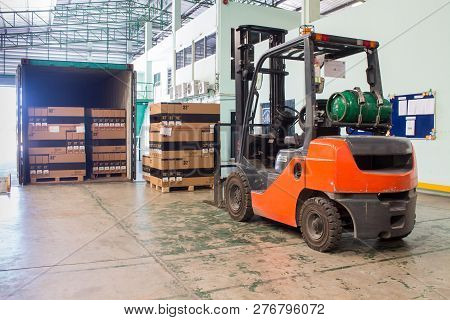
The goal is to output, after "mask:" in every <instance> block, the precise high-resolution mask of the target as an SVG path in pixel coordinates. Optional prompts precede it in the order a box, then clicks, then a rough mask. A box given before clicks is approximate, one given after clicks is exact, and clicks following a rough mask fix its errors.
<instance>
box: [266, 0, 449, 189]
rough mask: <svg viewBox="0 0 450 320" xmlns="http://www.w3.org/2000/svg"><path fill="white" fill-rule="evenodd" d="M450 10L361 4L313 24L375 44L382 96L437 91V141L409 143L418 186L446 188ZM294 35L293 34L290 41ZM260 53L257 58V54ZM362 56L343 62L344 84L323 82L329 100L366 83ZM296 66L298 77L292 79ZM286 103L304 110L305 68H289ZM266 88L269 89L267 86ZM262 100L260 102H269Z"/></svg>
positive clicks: (405, 2) (405, 3) (384, 1)
mask: <svg viewBox="0 0 450 320" xmlns="http://www.w3.org/2000/svg"><path fill="white" fill-rule="evenodd" d="M449 17H450V4H449V2H448V0H433V1H427V2H424V1H422V0H396V1H390V0H369V1H368V2H366V3H365V4H363V5H361V6H358V7H354V8H348V9H344V10H342V11H338V12H336V13H334V14H333V15H330V16H329V17H325V18H323V19H321V20H319V21H316V23H314V25H315V27H316V32H322V33H329V34H336V35H342V36H349V37H355V38H362V39H369V40H377V41H379V42H380V49H379V58H380V65H381V74H382V80H383V91H384V95H385V96H388V95H390V94H396V95H400V94H408V93H417V92H423V91H427V90H429V89H432V90H433V91H436V129H437V139H436V140H435V141H429V140H413V144H414V147H415V150H416V154H417V160H418V168H419V181H421V182H425V183H430V184H437V185H444V186H450V166H449V163H450V128H449V126H448V123H450V105H449V103H450V102H449V101H450V90H449V84H448V75H449V73H450V62H449V59H448V52H450V34H449V33H450V19H449ZM297 35H298V30H297V29H293V30H292V31H291V32H290V33H289V37H288V39H291V38H294V37H295V36H297ZM261 51H262V50H261V49H260V50H259V51H258V52H261ZM364 59H365V56H364V55H359V56H356V57H351V58H348V59H346V70H347V73H346V78H345V79H330V78H327V79H326V83H325V88H326V89H325V91H324V94H322V95H321V97H323V98H328V97H329V96H330V95H331V94H332V93H333V92H336V91H339V90H343V89H349V88H353V87H355V86H360V87H361V88H362V89H364V88H365V89H368V85H367V83H366V82H365V80H366V79H365V68H366V67H367V65H366V61H365V60H364ZM294 65H295V68H296V69H297V71H295V74H293V71H294ZM287 66H288V71H290V72H291V75H290V76H289V77H288V83H287V95H286V97H287V98H289V97H295V99H296V104H297V105H298V106H300V105H303V99H304V96H303V92H304V74H303V70H304V66H303V64H292V63H288V64H287ZM266 84H267V83H266ZM265 91H266V95H265V96H263V97H262V99H261V102H264V101H265V100H266V101H267V100H268V97H267V90H265Z"/></svg>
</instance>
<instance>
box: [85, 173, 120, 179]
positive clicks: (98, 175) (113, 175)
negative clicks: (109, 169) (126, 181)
mask: <svg viewBox="0 0 450 320" xmlns="http://www.w3.org/2000/svg"><path fill="white" fill-rule="evenodd" d="M126 177H127V174H126V173H125V172H122V173H93V174H91V179H94V180H95V179H99V178H126Z"/></svg>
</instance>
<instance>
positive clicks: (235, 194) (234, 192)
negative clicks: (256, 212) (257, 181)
mask: <svg viewBox="0 0 450 320" xmlns="http://www.w3.org/2000/svg"><path fill="white" fill-rule="evenodd" d="M225 200H226V206H227V209H228V213H229V214H230V216H231V218H232V219H233V220H236V221H240V222H244V221H249V220H250V219H251V218H252V217H253V209H252V199H251V194H250V185H249V183H248V180H247V177H246V176H245V174H243V173H242V172H240V171H235V172H232V173H231V174H230V175H229V176H228V178H227V183H226V188H225Z"/></svg>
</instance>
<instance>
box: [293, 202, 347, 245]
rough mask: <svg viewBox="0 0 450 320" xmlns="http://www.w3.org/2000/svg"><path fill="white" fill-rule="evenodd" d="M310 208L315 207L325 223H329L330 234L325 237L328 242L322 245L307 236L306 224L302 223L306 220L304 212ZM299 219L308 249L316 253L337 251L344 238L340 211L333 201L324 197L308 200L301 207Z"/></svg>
mask: <svg viewBox="0 0 450 320" xmlns="http://www.w3.org/2000/svg"><path fill="white" fill-rule="evenodd" d="M309 206H314V207H315V209H316V211H317V212H318V213H319V214H320V215H321V216H322V217H323V218H325V221H326V223H327V231H328V232H327V234H326V236H325V237H326V240H325V241H324V242H323V243H320V244H317V243H314V242H313V241H312V240H311V239H309V238H308V237H307V236H306V235H307V233H306V230H305V228H306V223H302V222H303V218H304V211H305V210H306V209H307V208H308V207H309ZM298 217H299V221H298V222H297V223H299V225H300V229H301V232H302V236H303V239H304V240H305V242H306V244H307V245H308V247H310V248H311V249H313V250H316V251H320V252H328V251H331V250H333V249H335V248H336V247H337V246H338V244H339V241H340V240H341V236H342V222H341V216H340V214H339V210H338V208H337V207H336V205H335V204H334V202H333V201H331V200H329V199H326V198H322V197H314V198H310V199H308V200H306V201H305V203H304V204H303V206H302V207H301V209H300V214H299V216H298Z"/></svg>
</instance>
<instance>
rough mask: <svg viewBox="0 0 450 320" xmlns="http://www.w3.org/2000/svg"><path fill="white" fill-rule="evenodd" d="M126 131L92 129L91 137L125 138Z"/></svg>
mask: <svg viewBox="0 0 450 320" xmlns="http://www.w3.org/2000/svg"><path fill="white" fill-rule="evenodd" d="M126 138H127V131H126V130H125V129H123V130H95V131H92V139H102V140H103V139H126Z"/></svg>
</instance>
